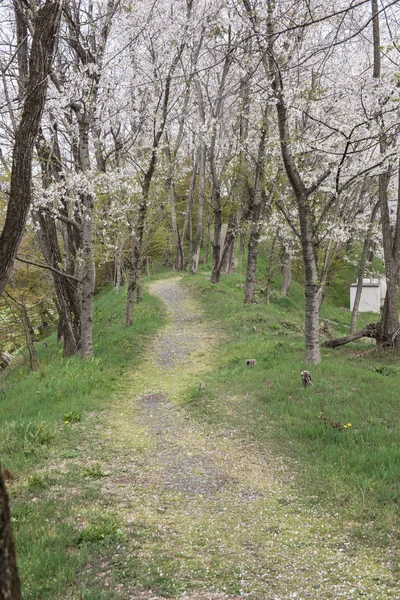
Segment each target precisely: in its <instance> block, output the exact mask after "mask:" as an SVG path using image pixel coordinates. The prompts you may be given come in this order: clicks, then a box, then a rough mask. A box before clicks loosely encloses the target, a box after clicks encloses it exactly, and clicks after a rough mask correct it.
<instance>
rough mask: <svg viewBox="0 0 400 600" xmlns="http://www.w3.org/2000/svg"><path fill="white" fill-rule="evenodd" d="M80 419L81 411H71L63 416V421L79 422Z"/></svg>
mask: <svg viewBox="0 0 400 600" xmlns="http://www.w3.org/2000/svg"><path fill="white" fill-rule="evenodd" d="M81 420H82V415H81V413H78V412H75V411H71V412H69V413H66V414H65V415H64V416H63V421H64V423H80V422H81Z"/></svg>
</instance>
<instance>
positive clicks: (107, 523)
mask: <svg viewBox="0 0 400 600" xmlns="http://www.w3.org/2000/svg"><path fill="white" fill-rule="evenodd" d="M122 537H123V532H122V530H121V529H120V528H119V524H118V523H117V522H116V521H114V520H112V519H111V518H110V517H103V518H101V519H98V521H97V522H95V523H92V524H90V525H88V526H87V527H85V528H84V529H82V531H80V532H79V534H78V535H77V536H76V538H75V543H76V544H77V545H78V546H80V545H81V544H99V545H109V544H111V543H113V542H116V541H118V540H121V539H122Z"/></svg>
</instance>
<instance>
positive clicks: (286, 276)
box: [281, 241, 293, 296]
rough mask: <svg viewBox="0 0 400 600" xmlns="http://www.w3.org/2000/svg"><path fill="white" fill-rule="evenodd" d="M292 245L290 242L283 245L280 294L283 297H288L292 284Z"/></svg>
mask: <svg viewBox="0 0 400 600" xmlns="http://www.w3.org/2000/svg"><path fill="white" fill-rule="evenodd" d="M292 245H293V243H292V242H291V241H290V242H284V244H283V257H282V283H281V293H282V294H285V296H289V290H290V285H291V283H292Z"/></svg>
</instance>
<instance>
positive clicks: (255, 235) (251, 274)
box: [244, 106, 268, 304]
mask: <svg viewBox="0 0 400 600" xmlns="http://www.w3.org/2000/svg"><path fill="white" fill-rule="evenodd" d="M267 110H268V107H267V106H266V107H265V109H264V115H263V125H262V128H261V135H260V141H259V144H258V152H257V163H256V175H255V182H254V192H253V201H252V205H251V229H250V237H249V242H248V254H247V270H246V287H245V296H244V301H245V303H246V304H250V303H252V302H255V293H254V287H255V284H256V272H257V252H258V241H259V238H260V227H261V222H260V220H261V215H262V212H263V183H264V161H265V148H266V138H267Z"/></svg>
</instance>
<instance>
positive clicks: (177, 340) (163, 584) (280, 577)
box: [98, 278, 400, 600]
mask: <svg viewBox="0 0 400 600" xmlns="http://www.w3.org/2000/svg"><path fill="white" fill-rule="evenodd" d="M150 291H151V293H152V294H154V295H156V296H158V297H159V298H161V299H162V301H163V302H164V303H165V305H166V307H167V308H168V312H169V323H168V325H167V326H166V327H165V328H164V329H163V330H162V331H161V332H160V333H159V334H158V336H157V337H156V338H155V339H154V340H153V342H152V343H151V345H150V347H149V349H148V352H147V355H146V358H145V360H144V362H143V363H142V365H141V367H140V369H139V370H138V371H137V372H135V373H133V374H132V375H131V376H130V380H129V381H128V382H127V389H131V390H132V391H134V393H133V394H132V395H131V397H129V396H128V397H127V395H126V393H125V392H121V394H120V397H119V398H117V400H116V404H115V406H113V407H110V412H109V413H108V414H107V416H106V420H105V422H106V423H107V427H106V430H105V434H104V436H105V440H106V442H107V443H106V445H107V447H108V450H107V461H108V462H107V463H104V464H103V467H104V469H105V470H106V471H107V472H108V474H109V476H108V477H106V478H104V479H103V480H102V481H101V492H102V497H103V499H104V505H105V507H106V508H107V510H108V511H110V512H113V513H114V514H118V515H119V517H120V519H121V522H122V524H123V531H124V537H123V539H122V540H121V543H120V546H119V549H118V550H117V551H116V552H115V553H114V554H113V556H112V557H109V558H108V559H107V560H104V562H103V564H102V566H101V573H99V574H98V581H103V582H107V581H108V582H109V583H108V584H106V585H111V586H112V588H113V589H114V590H115V594H116V596H115V597H117V598H123V599H127V600H128V599H133V598H143V599H147V600H150V599H153V600H156V599H159V598H164V597H171V598H179V599H182V600H183V599H186V600H189V599H190V600H206V599H207V600H216V599H222V598H228V599H231V600H233V599H236V598H243V597H248V598H251V599H253V600H256V599H257V600H261V599H262V600H269V599H270V600H285V599H289V598H300V599H305V598H312V599H320V598H326V599H327V598H329V599H332V600H335V599H338V598H346V599H349V598H368V599H376V600H380V599H382V600H385V599H387V598H399V597H400V586H399V583H398V581H396V579H395V577H394V575H393V573H392V571H391V568H390V567H391V563H392V561H393V560H394V557H392V556H391V552H390V548H383V549H376V548H370V547H368V546H367V545H362V544H360V541H359V540H357V541H354V540H352V538H350V537H349V535H348V531H349V528H348V526H347V524H346V523H341V522H339V521H338V520H335V519H333V518H332V516H331V515H328V514H324V513H323V512H322V509H321V507H320V506H313V505H312V503H311V502H310V499H306V498H301V497H298V495H297V490H296V486H295V475H294V474H293V472H292V471H291V469H290V468H289V467H288V464H287V463H286V462H285V461H284V460H283V459H282V458H280V457H277V456H276V455H274V454H273V452H272V451H271V450H270V449H269V448H267V447H262V448H260V446H259V445H258V444H256V443H255V442H252V441H251V440H250V439H249V440H243V438H242V437H241V438H239V437H238V436H236V435H235V431H230V430H228V429H225V428H224V427H223V426H221V425H220V424H219V425H215V426H213V425H212V424H204V423H201V422H197V421H194V420H193V419H192V418H191V417H190V415H189V412H188V411H187V410H186V409H185V407H184V404H182V400H183V399H185V398H186V399H187V398H188V395H189V397H190V394H191V393H192V394H194V395H195V396H196V393H197V398H198V397H199V393H198V391H197V390H198V386H199V381H200V379H201V376H202V373H204V372H205V371H207V369H209V368H211V367H212V362H213V346H214V344H216V342H217V341H218V338H219V337H220V335H219V333H218V331H217V330H212V329H211V326H210V325H209V324H206V323H205V321H203V319H202V313H201V309H200V307H199V305H198V303H197V302H196V300H195V299H194V298H193V297H192V296H191V295H190V293H189V292H188V291H187V290H185V289H184V288H183V287H181V286H180V285H179V279H178V278H174V279H165V280H162V281H158V282H155V283H152V284H151V285H150ZM105 440H103V443H104V442H105ZM115 573H118V577H115ZM111 580H112V583H110V581H111ZM116 581H117V582H116ZM149 589H150V590H151V591H149ZM113 597H114V596H113Z"/></svg>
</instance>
